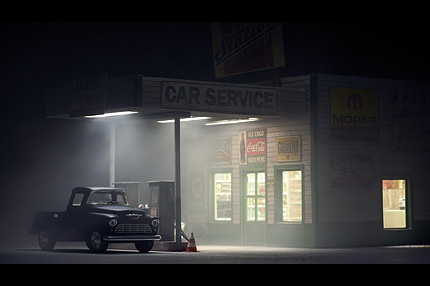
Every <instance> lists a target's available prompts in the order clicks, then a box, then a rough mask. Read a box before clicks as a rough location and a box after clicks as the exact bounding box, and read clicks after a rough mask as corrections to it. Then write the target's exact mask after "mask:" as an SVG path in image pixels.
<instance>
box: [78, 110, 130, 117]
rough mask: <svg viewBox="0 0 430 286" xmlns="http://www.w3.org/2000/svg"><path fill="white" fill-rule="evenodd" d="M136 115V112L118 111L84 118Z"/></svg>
mask: <svg viewBox="0 0 430 286" xmlns="http://www.w3.org/2000/svg"><path fill="white" fill-rule="evenodd" d="M135 113H138V112H137V111H119V112H109V113H104V114H97V115H88V116H85V118H105V117H112V116H121V115H130V114H135Z"/></svg>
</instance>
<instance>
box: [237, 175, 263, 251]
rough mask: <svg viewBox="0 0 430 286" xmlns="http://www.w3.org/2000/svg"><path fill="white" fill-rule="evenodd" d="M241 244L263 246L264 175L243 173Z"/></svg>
mask: <svg viewBox="0 0 430 286" xmlns="http://www.w3.org/2000/svg"><path fill="white" fill-rule="evenodd" d="M242 178H243V185H242V186H243V191H242V194H243V208H244V216H243V220H242V221H243V242H244V244H245V245H264V243H265V233H266V224H265V221H266V173H265V172H244V173H243V176H242Z"/></svg>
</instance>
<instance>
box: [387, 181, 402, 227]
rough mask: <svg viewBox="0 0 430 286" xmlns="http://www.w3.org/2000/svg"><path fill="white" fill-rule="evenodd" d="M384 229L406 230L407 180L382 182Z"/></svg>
mask: <svg viewBox="0 0 430 286" xmlns="http://www.w3.org/2000/svg"><path fill="white" fill-rule="evenodd" d="M382 204H383V212H384V215H383V217H384V228H406V205H407V204H406V180H382Z"/></svg>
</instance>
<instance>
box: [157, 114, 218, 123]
mask: <svg viewBox="0 0 430 286" xmlns="http://www.w3.org/2000/svg"><path fill="white" fill-rule="evenodd" d="M210 118H211V117H192V116H191V117H189V118H181V119H180V121H181V122H188V121H197V120H207V119H210ZM157 122H158V123H173V122H175V119H167V120H159V121H157Z"/></svg>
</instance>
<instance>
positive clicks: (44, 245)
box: [38, 230, 55, 251]
mask: <svg viewBox="0 0 430 286" xmlns="http://www.w3.org/2000/svg"><path fill="white" fill-rule="evenodd" d="M38 240H39V246H40V249H42V250H45V251H50V250H52V249H54V246H55V239H54V238H53V236H52V234H50V233H49V232H48V231H46V230H42V231H41V232H39V236H38Z"/></svg>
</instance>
